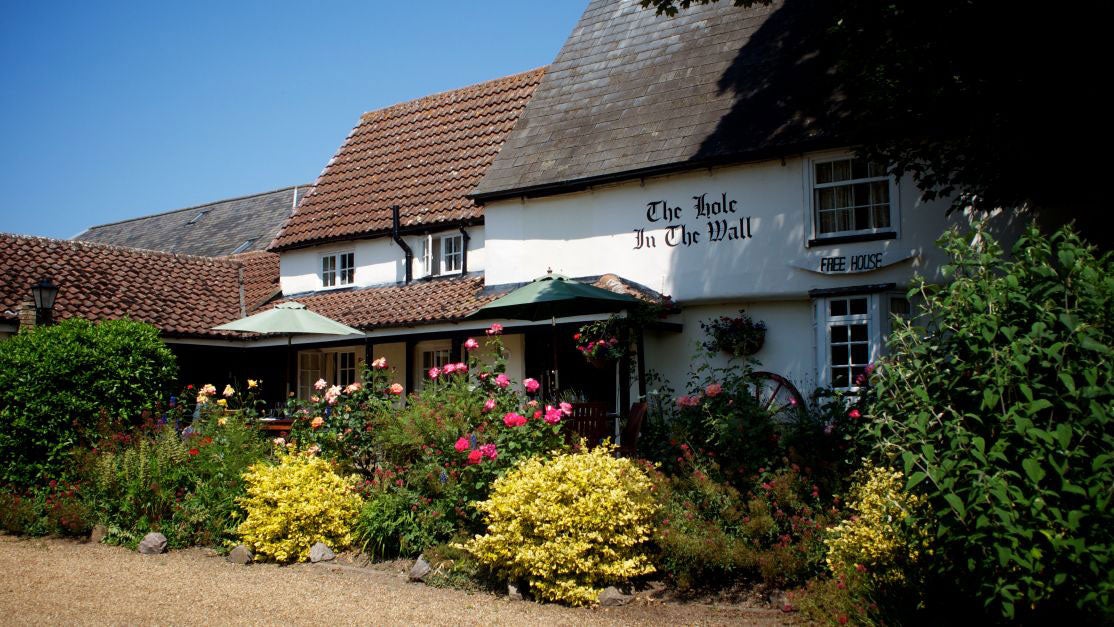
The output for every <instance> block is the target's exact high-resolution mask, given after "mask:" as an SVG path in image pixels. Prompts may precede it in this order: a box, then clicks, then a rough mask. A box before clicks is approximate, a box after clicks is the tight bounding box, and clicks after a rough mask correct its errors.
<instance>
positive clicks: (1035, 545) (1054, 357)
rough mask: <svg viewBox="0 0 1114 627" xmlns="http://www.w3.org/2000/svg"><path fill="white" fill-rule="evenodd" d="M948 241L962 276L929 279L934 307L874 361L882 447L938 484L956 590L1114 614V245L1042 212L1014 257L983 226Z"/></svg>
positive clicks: (942, 564)
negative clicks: (1050, 227)
mask: <svg viewBox="0 0 1114 627" xmlns="http://www.w3.org/2000/svg"><path fill="white" fill-rule="evenodd" d="M943 244H944V246H945V248H946V249H947V251H948V252H949V253H950V254H951V255H952V257H953V259H954V260H953V262H952V263H951V264H950V266H949V268H948V271H949V272H950V274H951V275H952V278H953V281H952V282H951V283H949V284H947V285H945V286H933V285H927V284H924V283H921V284H920V285H918V286H917V287H916V288H915V291H916V292H918V293H919V294H920V297H921V298H922V300H923V303H924V306H923V308H922V318H921V320H919V321H918V322H917V323H916V324H910V323H908V322H907V323H904V324H900V323H895V324H897V325H898V327H897V328H896V329H895V331H894V333H893V335H892V336H891V338H890V349H891V351H892V356H891V357H890V358H888V359H887V360H885V361H884V362H883V363H882V364H881V365H880V366H879V368H878V369H877V370H876V371H875V376H874V384H875V385H874V391H875V393H876V394H877V396H876V400H875V402H874V407H873V410H872V412H871V413H872V416H871V419H872V420H871V422H870V423H869V425H868V427H867V429H868V438H869V439H870V441H872V442H873V445H874V451H875V455H876V456H877V458H878V459H879V460H880V461H881V462H882V463H890V464H901V465H903V470H904V472H905V475H906V476H907V477H908V478H909V480H908V488H910V489H915V490H917V491H918V492H920V493H921V494H923V495H924V497H926V498H927V502H928V505H929V510H930V511H932V512H933V513H934V515H933V516H932V517H931V518H926V519H924V520H922V521H921V523H922V524H923V525H926V526H928V527H929V528H930V529H934V534H933V535H934V538H933V540H932V543H933V545H934V546H935V548H936V557H935V559H934V560H932V562H931V563H930V564H929V567H930V569H931V570H932V571H933V572H934V574H935V575H936V577H935V580H936V581H937V582H940V584H941V586H942V588H943V589H946V590H948V593H947V594H948V596H949V601H948V603H949V604H950V603H953V601H954V600H955V599H953V598H952V597H954V596H957V595H956V591H962V594H961V595H958V596H966V598H967V599H968V600H969V601H972V600H974V599H978V600H979V601H981V602H983V603H985V604H986V605H987V606H988V608H989V609H990V610H991V611H992V612H1000V613H1001V616H1002V617H1004V618H1007V619H1010V618H1026V620H1041V619H1042V618H1043V619H1047V618H1049V617H1050V616H1060V615H1061V614H1059V612H1063V611H1074V612H1082V613H1084V614H1089V615H1090V618H1091V619H1092V620H1093V619H1095V618H1096V617H1097V616H1099V615H1105V618H1106V620H1109V619H1110V618H1111V616H1112V615H1111V611H1112V601H1114V576H1112V573H1114V508H1112V507H1111V500H1112V498H1114V487H1112V486H1114V386H1112V385H1111V381H1112V380H1114V354H1112V346H1114V333H1112V326H1111V323H1112V322H1114V257H1112V256H1111V255H1110V254H1106V255H1104V256H1101V257H1100V256H1096V254H1095V252H1094V249H1093V248H1090V247H1088V246H1086V245H1085V244H1084V243H1083V242H1082V241H1081V240H1080V238H1079V237H1078V236H1077V235H1076V234H1075V233H1074V232H1073V231H1072V230H1071V229H1062V230H1060V231H1058V232H1057V233H1056V234H1054V235H1053V236H1051V237H1045V236H1042V235H1041V234H1040V233H1039V232H1038V231H1037V230H1036V229H1035V228H1034V227H1031V228H1030V229H1029V230H1028V231H1027V232H1026V233H1025V235H1024V236H1023V237H1022V238H1021V239H1020V240H1019V241H1018V243H1017V244H1016V246H1015V247H1014V249H1013V257H1012V259H1009V260H1006V259H1003V256H1002V254H1001V250H1000V249H999V248H998V246H997V244H995V243H994V241H992V240H991V239H989V238H988V237H987V235H986V234H985V233H981V232H980V233H978V234H977V235H976V236H975V238H974V239H973V240H972V238H971V237H970V235H967V236H961V235H960V234H958V233H956V232H953V233H951V234H949V235H948V236H947V237H946V238H945V239H944V240H943ZM1029 613H1035V616H1034V615H1032V614H1029ZM1027 614H1028V616H1027Z"/></svg>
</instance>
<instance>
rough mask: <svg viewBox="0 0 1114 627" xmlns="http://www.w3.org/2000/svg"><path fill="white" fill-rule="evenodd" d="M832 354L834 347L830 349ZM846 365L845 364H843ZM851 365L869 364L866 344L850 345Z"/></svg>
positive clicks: (868, 348) (868, 350) (868, 349)
mask: <svg viewBox="0 0 1114 627" xmlns="http://www.w3.org/2000/svg"><path fill="white" fill-rule="evenodd" d="M832 351H833V354H834V351H835V347H834V346H833V347H832ZM845 363H846V362H845ZM851 363H853V364H868V363H870V347H869V346H868V345H867V344H852V345H851Z"/></svg>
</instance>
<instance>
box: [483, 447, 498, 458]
mask: <svg viewBox="0 0 1114 627" xmlns="http://www.w3.org/2000/svg"><path fill="white" fill-rule="evenodd" d="M478 450H479V451H480V453H483V456H484V457H486V458H488V459H495V458H496V457H498V455H499V451H497V450H495V445H494V444H484V445H483V446H481V447H480V448H479V449H478Z"/></svg>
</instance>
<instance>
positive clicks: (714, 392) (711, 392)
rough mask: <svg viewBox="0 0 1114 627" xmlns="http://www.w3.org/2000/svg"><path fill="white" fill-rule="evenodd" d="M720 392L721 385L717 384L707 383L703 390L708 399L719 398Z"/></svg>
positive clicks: (721, 389)
mask: <svg viewBox="0 0 1114 627" xmlns="http://www.w3.org/2000/svg"><path fill="white" fill-rule="evenodd" d="M722 391H723V385H721V384H719V383H709V384H708V387H706V388H704V393H705V394H707V395H708V398H713V397H716V396H719V394H720V392H722Z"/></svg>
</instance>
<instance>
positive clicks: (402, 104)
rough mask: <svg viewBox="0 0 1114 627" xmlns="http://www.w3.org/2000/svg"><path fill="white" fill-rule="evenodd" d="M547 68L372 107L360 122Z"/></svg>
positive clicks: (544, 66) (543, 69)
mask: <svg viewBox="0 0 1114 627" xmlns="http://www.w3.org/2000/svg"><path fill="white" fill-rule="evenodd" d="M548 68H549V66H548V65H542V66H539V67H536V68H533V69H530V70H526V71H524V72H518V73H517V74H510V75H507V76H500V77H499V78H492V79H488V80H486V81H481V82H479V83H472V84H471V85H465V86H463V87H457V88H455V89H446V90H444V91H439V92H437V93H433V94H427V95H425V96H421V97H418V98H412V99H410V100H404V101H402V102H396V103H395V104H393V105H387V106H386V107H381V108H379V109H372V110H370V111H364V112H363V113H361V114H360V123H363V121H364V120H365V119H366V118H367V117H368V116H370V115H371V114H373V113H383V112H386V111H390V110H392V109H400V108H402V107H408V106H412V105H416V104H418V103H421V102H429V101H433V100H436V99H438V98H443V97H445V96H448V95H449V94H459V93H461V92H465V91H469V90H478V89H479V88H482V87H488V86H491V85H494V84H496V83H504V82H505V83H510V82H513V81H514V80H515V79H520V78H524V77H526V76H527V75H529V74H545V71H546V69H548ZM356 126H357V127H358V126H359V124H357V125H356Z"/></svg>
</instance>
